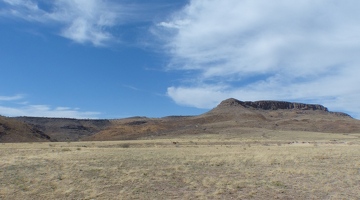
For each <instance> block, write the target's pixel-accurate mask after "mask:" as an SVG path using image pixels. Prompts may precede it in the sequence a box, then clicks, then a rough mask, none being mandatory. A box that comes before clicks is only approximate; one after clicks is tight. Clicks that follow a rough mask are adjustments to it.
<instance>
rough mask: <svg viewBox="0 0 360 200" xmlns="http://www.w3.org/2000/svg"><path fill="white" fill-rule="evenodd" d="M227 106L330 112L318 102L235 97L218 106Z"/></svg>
mask: <svg viewBox="0 0 360 200" xmlns="http://www.w3.org/2000/svg"><path fill="white" fill-rule="evenodd" d="M227 106H243V107H245V108H255V109H261V110H279V109H298V110H322V111H326V112H328V109H327V108H326V107H324V106H322V105H317V104H304V103H293V102H286V101H239V100H237V99H233V98H231V99H227V100H224V101H222V102H221V103H220V104H219V106H218V107H227Z"/></svg>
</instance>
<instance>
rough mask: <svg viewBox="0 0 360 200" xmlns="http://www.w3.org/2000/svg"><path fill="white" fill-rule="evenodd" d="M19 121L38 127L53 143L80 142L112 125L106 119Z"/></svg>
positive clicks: (37, 118) (19, 119) (18, 119)
mask: <svg viewBox="0 0 360 200" xmlns="http://www.w3.org/2000/svg"><path fill="white" fill-rule="evenodd" d="M14 119H16V120H17V121H21V122H23V123H26V124H29V125H31V126H33V127H36V128H37V129H38V130H41V131H42V132H44V133H46V134H47V135H49V136H50V137H51V138H52V140H53V141H59V142H63V141H78V140H80V139H81V138H83V137H87V136H90V135H93V134H95V133H97V132H99V131H101V130H103V129H105V128H107V127H108V126H110V125H111V123H110V121H109V120H105V119H100V120H96V119H69V118H47V117H16V118H14Z"/></svg>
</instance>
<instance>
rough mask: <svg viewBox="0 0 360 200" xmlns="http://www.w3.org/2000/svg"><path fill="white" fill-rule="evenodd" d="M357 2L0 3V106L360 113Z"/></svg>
mask: <svg viewBox="0 0 360 200" xmlns="http://www.w3.org/2000/svg"><path fill="white" fill-rule="evenodd" d="M359 7H360V2H358V1H355V0H344V1H335V0H316V1H313V0H312V1H310V0H301V1H285V0H275V1H267V0H252V1H249V0H222V1H215V0H193V1H186V0H181V1H165V0H150V1H144V0H121V1H120V0H54V1H47V0H0V36H1V37H0V69H1V72H0V81H1V85H0V114H1V115H4V116H24V115H26V116H47V117H71V118H123V117H130V116H148V117H162V116H167V115H196V114H201V113H204V112H206V111H207V110H209V109H211V108H213V107H215V106H216V105H217V104H218V103H219V102H220V101H222V100H224V99H226V98H230V97H234V98H237V99H239V100H244V101H248V100H252V101H255V100H284V101H295V102H305V103H315V104H322V105H324V106H326V107H328V108H329V109H330V110H332V111H343V112H347V113H349V114H351V115H352V116H354V117H356V118H360V104H358V101H359V100H360V86H359V85H360V78H359V74H360V66H359V65H360V56H359V55H360V13H359V12H358V10H357V8H359Z"/></svg>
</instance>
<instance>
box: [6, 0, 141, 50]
mask: <svg viewBox="0 0 360 200" xmlns="http://www.w3.org/2000/svg"><path fill="white" fill-rule="evenodd" d="M2 1H3V2H5V3H7V4H8V7H7V9H3V10H2V12H1V14H2V15H7V16H14V17H18V18H22V19H24V20H27V21H32V22H41V23H45V24H54V23H58V24H61V26H62V30H61V31H60V35H61V36H63V37H65V38H68V39H70V40H73V41H75V42H77V43H92V44H93V45H95V46H103V45H106V43H107V42H109V41H112V40H114V36H113V35H112V34H111V31H110V29H111V28H112V27H114V26H116V25H119V24H121V23H122V21H124V20H126V19H128V18H129V16H130V15H131V14H130V13H131V12H132V11H134V8H132V7H129V6H127V7H126V5H121V4H119V3H117V4H115V3H113V2H111V1H106V0H55V1H41V0H2ZM40 3H42V4H44V5H45V7H46V9H45V8H41V7H40Z"/></svg>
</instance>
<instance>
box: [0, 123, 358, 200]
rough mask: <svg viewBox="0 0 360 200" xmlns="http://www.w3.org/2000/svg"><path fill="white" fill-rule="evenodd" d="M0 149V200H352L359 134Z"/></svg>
mask: <svg viewBox="0 0 360 200" xmlns="http://www.w3.org/2000/svg"><path fill="white" fill-rule="evenodd" d="M241 133H242V134H237V131H235V130H234V131H232V132H228V133H221V134H208V135H196V134H195V135H182V136H171V137H170V136H167V137H165V136H164V137H156V138H151V137H147V138H142V139H138V140H126V141H106V142H67V143H66V142H65V143H54V142H53V143H50V142H49V143H45V142H43V143H6V144H5V143H3V144H0V199H360V187H359V185H360V139H359V136H360V134H329V133H313V132H299V131H297V132H295V131H269V130H262V129H249V130H246V129H243V130H242V131H241Z"/></svg>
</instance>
